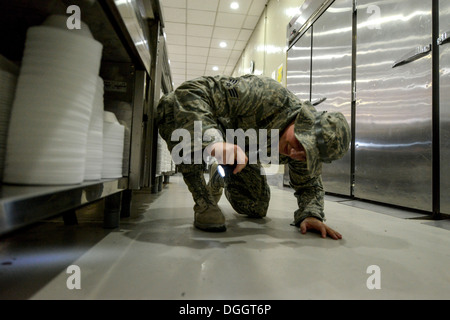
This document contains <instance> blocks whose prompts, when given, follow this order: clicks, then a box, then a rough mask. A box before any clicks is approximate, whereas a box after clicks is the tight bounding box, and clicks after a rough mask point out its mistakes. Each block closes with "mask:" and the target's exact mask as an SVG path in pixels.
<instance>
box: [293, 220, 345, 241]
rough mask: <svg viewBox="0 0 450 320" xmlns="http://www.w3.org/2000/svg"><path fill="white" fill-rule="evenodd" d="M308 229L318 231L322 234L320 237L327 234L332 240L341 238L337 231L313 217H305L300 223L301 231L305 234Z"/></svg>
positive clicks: (324, 236)
mask: <svg viewBox="0 0 450 320" xmlns="http://www.w3.org/2000/svg"><path fill="white" fill-rule="evenodd" d="M308 230H315V231H318V232H319V233H320V235H321V236H322V238H326V237H327V235H328V236H329V237H330V238H332V239H334V240H339V239H342V235H341V234H340V233H339V232H337V231H335V230H333V229H331V228H330V227H329V226H327V225H326V224H325V223H323V222H322V221H320V220H319V219H316V218H313V217H309V218H306V219H305V220H303V221H302V223H301V224H300V232H301V233H303V234H305V233H306V232H307V231H308Z"/></svg>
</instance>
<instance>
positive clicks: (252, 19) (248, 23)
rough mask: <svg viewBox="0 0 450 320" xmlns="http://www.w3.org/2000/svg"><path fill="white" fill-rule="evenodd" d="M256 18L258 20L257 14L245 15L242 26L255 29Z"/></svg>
mask: <svg viewBox="0 0 450 320" xmlns="http://www.w3.org/2000/svg"><path fill="white" fill-rule="evenodd" d="M258 20H259V17H258V16H247V17H246V19H245V22H244V24H243V25H242V28H244V29H255V27H256V24H257V23H258Z"/></svg>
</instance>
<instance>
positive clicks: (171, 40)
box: [166, 34, 186, 46]
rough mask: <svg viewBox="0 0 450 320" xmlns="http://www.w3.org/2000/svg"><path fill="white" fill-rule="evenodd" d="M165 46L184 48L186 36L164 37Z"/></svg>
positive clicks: (170, 35)
mask: <svg viewBox="0 0 450 320" xmlns="http://www.w3.org/2000/svg"><path fill="white" fill-rule="evenodd" d="M166 39H167V44H173V45H179V46H184V45H186V36H185V35H177V34H173V35H172V34H169V35H167V36H166Z"/></svg>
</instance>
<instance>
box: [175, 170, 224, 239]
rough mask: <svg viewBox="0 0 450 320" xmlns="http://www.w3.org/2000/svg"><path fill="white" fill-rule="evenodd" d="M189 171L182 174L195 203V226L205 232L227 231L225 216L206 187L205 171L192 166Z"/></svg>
mask: <svg viewBox="0 0 450 320" xmlns="http://www.w3.org/2000/svg"><path fill="white" fill-rule="evenodd" d="M189 169H190V170H185V171H184V172H182V174H183V179H184V182H185V183H186V185H187V187H188V189H189V191H190V192H191V194H192V197H193V199H194V202H195V205H194V212H195V216H194V226H195V227H196V228H198V229H201V230H204V231H211V232H221V231H226V229H227V228H226V225H225V216H224V215H223V213H222V211H221V210H220V208H219V207H218V206H217V203H216V202H215V201H214V197H213V196H212V194H211V192H210V189H209V188H208V187H207V185H206V181H205V177H204V175H203V171H202V170H200V169H199V167H198V166H195V165H193V166H190V167H189Z"/></svg>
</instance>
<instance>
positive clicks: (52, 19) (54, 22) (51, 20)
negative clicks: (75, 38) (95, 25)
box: [42, 14, 93, 38]
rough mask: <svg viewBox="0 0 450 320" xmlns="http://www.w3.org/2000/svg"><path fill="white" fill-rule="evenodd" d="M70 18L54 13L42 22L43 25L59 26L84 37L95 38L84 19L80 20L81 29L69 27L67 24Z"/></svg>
mask: <svg viewBox="0 0 450 320" xmlns="http://www.w3.org/2000/svg"><path fill="white" fill-rule="evenodd" d="M69 19H70V17H69V16H66V15H60V14H54V15H50V16H48V17H47V19H45V21H44V22H43V23H42V25H43V26H48V27H54V28H59V29H62V30H65V31H68V32H74V33H76V34H78V35H81V36H84V37H88V38H93V37H92V33H91V30H90V29H89V26H88V25H87V24H86V23H85V22H83V21H80V29H69V28H68V26H67V24H68V21H69ZM71 22H72V21H71V20H70V21H69V25H71Z"/></svg>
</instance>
